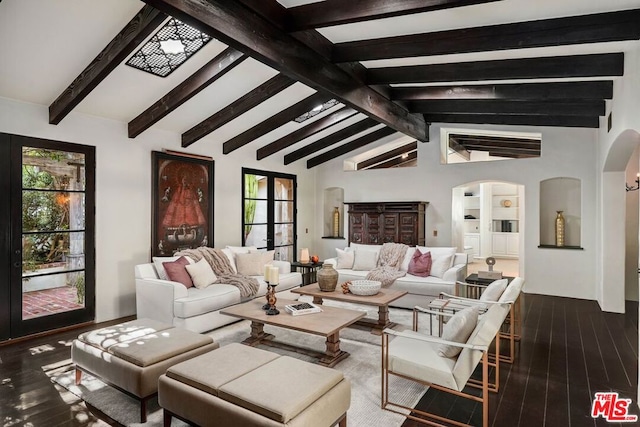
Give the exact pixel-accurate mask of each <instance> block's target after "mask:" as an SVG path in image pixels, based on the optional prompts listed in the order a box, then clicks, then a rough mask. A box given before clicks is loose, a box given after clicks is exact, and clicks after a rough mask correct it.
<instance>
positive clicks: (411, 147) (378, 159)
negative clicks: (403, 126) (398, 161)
mask: <svg viewBox="0 0 640 427" xmlns="http://www.w3.org/2000/svg"><path fill="white" fill-rule="evenodd" d="M417 149H418V143H417V142H416V141H413V142H410V143H409V144H405V145H403V146H401V147H397V148H394V149H393V150H389V151H387V152H385V153H382V154H378V155H377V156H374V157H371V158H370V159H367V160H363V161H361V162H358V164H357V165H356V169H358V170H361V169H367V168H370V167H371V166H374V165H376V164H378V163H382V162H386V161H388V160H390V159H393V158H396V157H398V156H402V155H403V154H408V153H410V152H412V151H415V150H417Z"/></svg>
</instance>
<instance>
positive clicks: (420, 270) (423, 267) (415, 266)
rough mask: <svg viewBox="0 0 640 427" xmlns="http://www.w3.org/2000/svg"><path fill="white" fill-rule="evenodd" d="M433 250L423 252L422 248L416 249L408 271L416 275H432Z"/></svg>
mask: <svg viewBox="0 0 640 427" xmlns="http://www.w3.org/2000/svg"><path fill="white" fill-rule="evenodd" d="M431 263H432V261H431V252H427V253H425V254H423V253H422V252H420V249H416V250H415V252H414V254H413V257H412V258H411V261H409V268H408V270H407V273H409V274H413V275H414V276H419V277H427V276H430V275H431Z"/></svg>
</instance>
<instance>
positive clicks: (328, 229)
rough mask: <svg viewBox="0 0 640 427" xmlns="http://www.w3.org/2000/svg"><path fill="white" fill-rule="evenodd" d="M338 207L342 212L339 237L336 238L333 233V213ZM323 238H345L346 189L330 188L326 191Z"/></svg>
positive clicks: (323, 210) (323, 212) (323, 211)
mask: <svg viewBox="0 0 640 427" xmlns="http://www.w3.org/2000/svg"><path fill="white" fill-rule="evenodd" d="M336 207H337V208H338V212H340V222H339V232H338V236H334V233H333V211H334V210H335V208H336ZM322 236H323V238H340V239H342V238H344V188H341V187H329V188H325V189H324V203H323V208H322Z"/></svg>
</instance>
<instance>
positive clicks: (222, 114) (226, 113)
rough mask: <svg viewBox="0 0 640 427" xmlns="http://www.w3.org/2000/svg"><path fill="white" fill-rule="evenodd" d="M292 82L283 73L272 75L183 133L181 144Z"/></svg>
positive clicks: (206, 131)
mask: <svg viewBox="0 0 640 427" xmlns="http://www.w3.org/2000/svg"><path fill="white" fill-rule="evenodd" d="M294 83H295V81H293V80H291V79H290V78H289V77H287V76H285V75H284V74H278V75H276V76H275V77H272V78H271V79H269V80H267V81H266V82H264V83H263V84H261V85H260V86H258V87H257V88H255V89H253V90H252V91H250V92H249V93H247V94H245V95H243V96H241V97H240V98H238V99H236V100H235V101H233V102H232V103H231V104H229V105H227V106H226V107H223V108H222V109H220V110H219V111H218V112H216V113H214V114H213V115H211V116H209V117H208V118H206V119H205V120H203V121H201V122H200V123H198V124H197V125H195V126H194V127H192V128H191V129H189V130H188V131H186V132H185V133H183V134H182V146H183V147H188V146H190V145H191V144H193V143H194V142H196V141H198V140H199V139H201V138H204V137H205V136H207V135H209V134H210V133H211V132H213V131H215V130H216V129H218V128H220V127H221V126H224V125H225V124H227V123H229V122H230V121H231V120H233V119H235V118H237V117H239V116H241V115H242V114H244V113H246V112H247V111H249V110H251V109H252V108H253V107H255V106H257V105H259V104H261V103H263V102H264V101H266V100H267V99H269V98H271V97H272V96H274V95H275V94H277V93H280V92H282V91H283V90H284V89H286V88H288V87H289V86H291V85H292V84H294Z"/></svg>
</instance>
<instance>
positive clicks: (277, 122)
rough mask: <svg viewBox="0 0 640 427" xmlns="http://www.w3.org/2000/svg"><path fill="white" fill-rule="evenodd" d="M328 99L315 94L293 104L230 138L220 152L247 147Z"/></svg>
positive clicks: (318, 93) (320, 94) (323, 95)
mask: <svg viewBox="0 0 640 427" xmlns="http://www.w3.org/2000/svg"><path fill="white" fill-rule="evenodd" d="M328 99H329V96H328V95H325V94H324V93H320V92H316V93H314V94H313V95H311V96H308V97H307V98H305V99H303V100H302V101H299V102H297V103H295V104H293V105H292V106H291V107H288V108H286V109H284V110H282V111H280V112H279V113H277V114H274V115H273V116H271V117H269V118H268V119H266V120H264V121H262V122H261V123H258V124H257V125H255V126H253V127H252V128H250V129H248V130H246V131H244V132H242V133H241V134H240V135H237V136H235V137H233V138H231V139H230V140H228V141H227V142H225V143H224V144H222V152H223V153H224V154H229V153H231V152H232V151H234V150H237V149H238V148H240V147H243V146H245V145H247V144H248V143H250V142H251V141H253V140H255V139H258V138H260V137H261V136H262V135H265V134H267V133H269V132H271V131H272V130H274V129H277V128H279V127H280V126H282V125H284V124H285V123H287V122H290V121H291V120H293V119H295V118H296V117H298V116H300V115H302V114H304V113H306V112H307V111H310V110H312V109H313V108H314V107H316V106H317V105H319V104H322V103H323V102H325V101H327V100H328Z"/></svg>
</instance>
